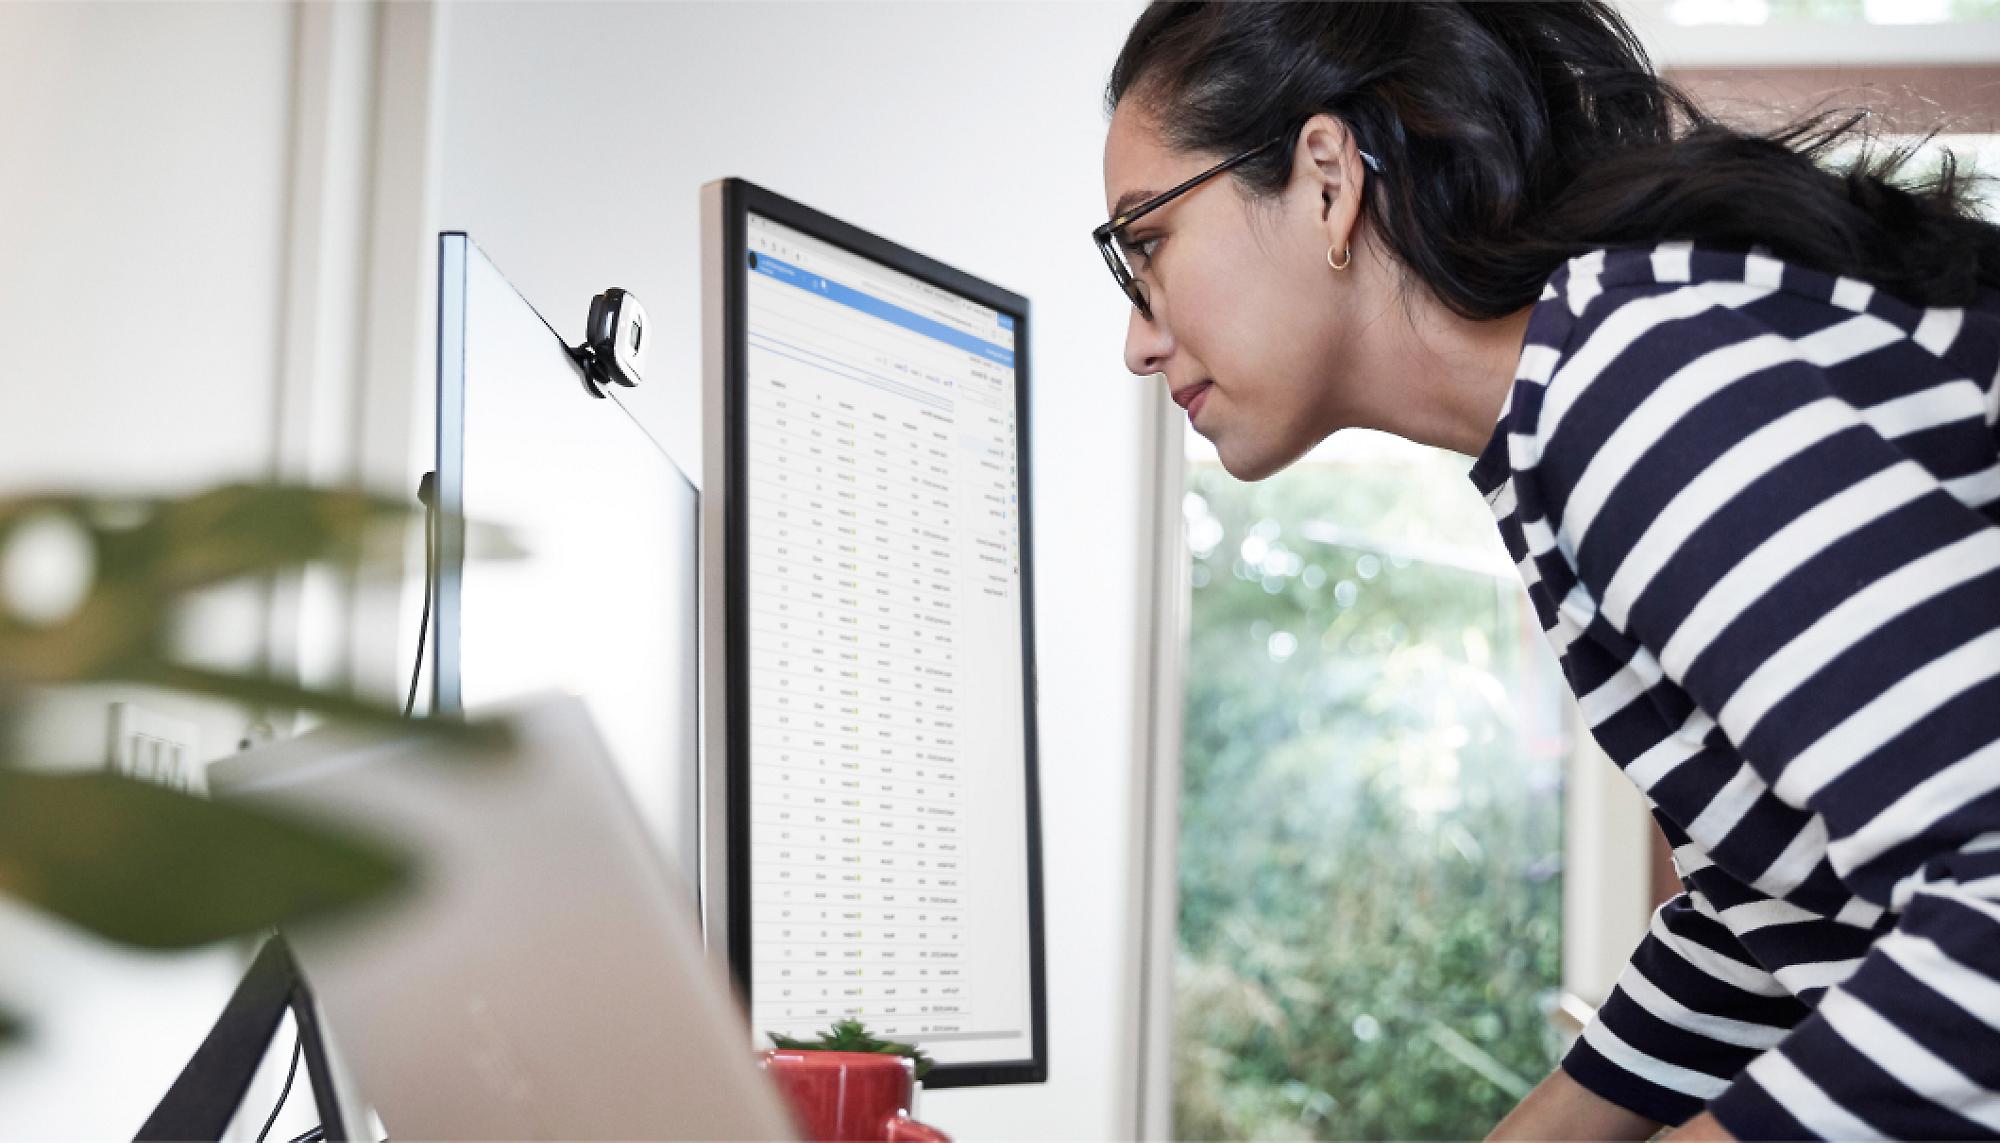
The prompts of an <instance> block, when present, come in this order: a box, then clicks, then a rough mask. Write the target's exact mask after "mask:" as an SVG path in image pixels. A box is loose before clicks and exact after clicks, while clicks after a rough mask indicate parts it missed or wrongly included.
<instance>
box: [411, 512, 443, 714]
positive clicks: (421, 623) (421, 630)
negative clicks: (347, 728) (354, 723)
mask: <svg viewBox="0 0 2000 1143" xmlns="http://www.w3.org/2000/svg"><path fill="white" fill-rule="evenodd" d="M436 477H437V474H436V473H434V472H426V473H424V478H423V480H421V481H419V482H418V484H417V499H419V500H421V501H423V502H424V617H423V618H422V619H420V620H418V621H417V661H416V664H415V665H414V666H412V667H411V668H410V697H409V698H407V699H405V700H404V701H403V717H404V718H408V717H410V713H411V712H412V711H414V710H416V709H417V680H419V679H421V678H423V676H424V636H426V635H428V634H430V630H431V584H432V582H433V581H435V580H436V579H437V535H436V533H437V485H436V482H435V480H436Z"/></svg>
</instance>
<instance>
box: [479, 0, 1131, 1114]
mask: <svg viewBox="0 0 2000 1143" xmlns="http://www.w3.org/2000/svg"><path fill="white" fill-rule="evenodd" d="M1136 14H1137V5H1136V4H1130V3H1123V2H1120V3H1114V4H1102V5H1099V4H1076V3H1062V4H1020V3H1001V4H972V3H954V4H903V3H840V4H785V3H757V4H666V5H638V4H610V5H603V6H597V5H582V4H553V3H550V4H507V5H502V4H477V5H459V6H455V7H453V8H451V9H450V10H449V11H448V13H447V18H446V20H445V22H444V53H443V54H444V59H445V61H446V76H445V87H444V91H445V95H444V107H443V119H442V131H443V159H442V168H441V179H442V188H441V193H442V199H441V215H440V222H441V224H442V225H443V226H444V227H446V228H449V229H462V230H465V231H467V232H468V233H470V234H471V235H472V237H473V239H474V240H475V241H477V242H478V243H479V244H480V245H481V247H482V248H483V249H484V250H485V251H486V252H487V254H488V255H489V256H491V257H492V258H493V260H494V261H495V263H496V264H498V265H499V267H500V269H501V270H502V272H503V273H505V274H507V276H508V277H509V278H510V279H511V280H512V281H513V283H514V284H515V285H516V286H517V287H518V288H519V289H520V290H521V291H522V293H523V294H524V295H526V296H527V297H528V298H529V300H530V301H532V302H534V303H535V304H536V305H537V306H538V307H539V308H541V309H542V311H543V313H544V314H545V315H546V316H547V317H548V318H549V319H550V320H551V321H552V322H554V323H555V324H556V326H557V328H559V329H561V330H562V331H563V332H564V333H565V334H567V335H568V336H570V337H571V338H572V339H575V338H576V337H577V335H578V332H579V330H580V328H581V326H582V321H583V317H584V313H585V310H586V308H587V305H588V302H589V299H590V297H591V295H593V294H595V293H597V292H598V291H600V290H603V289H605V288H606V287H609V286H614V285H617V286H624V287H626V288H628V289H632V290H634V291H636V292H637V293H638V294H639V296H640V297H641V298H642V299H643V300H644V301H645V303H646V306H647V310H648V312H649V313H650V314H651V315H652V317H653V319H654V325H655V335H654V336H655V337H657V338H658V341H657V342H655V346H656V348H655V353H656V354H657V356H656V357H655V358H654V359H653V361H651V362H650V363H649V372H650V373H651V374H652V377H653V378H654V379H655V380H652V381H649V383H648V385H647V386H645V387H643V388H641V389H639V390H637V391H635V393H634V394H633V395H632V400H633V403H634V404H635V405H636V406H637V407H638V409H639V411H640V414H641V416H642V417H643V418H644V419H645V420H646V421H647V422H648V423H649V426H650V427H651V428H652V429H653V430H654V432H655V433H656V434H657V435H658V436H660V438H661V439H662V440H663V441H664V442H665V443H666V445H667V446H668V448H669V450H670V451H672V452H673V453H674V454H675V456H676V457H677V458H678V459H680V461H681V462H682V467H683V468H684V469H685V470H686V471H687V472H689V473H690V474H692V475H694V476H695V477H697V478H698V476H699V473H700V471H701V460H700V456H699V446H700V429H699V425H700V421H699V416H698V406H697V404H696V401H697V395H698V393H699V368H700V360H701V358H700V345H699V341H698V337H699V317H698V314H699V281H700V276H699V262H698V257H699V254H698V248H699V228H698V209H697V192H698V188H699V187H700V185H701V184H702V183H704V182H706V181H709V180H711V179H716V178H721V177H724V176H730V175H736V176H742V177H745V178H748V179H750V180H752V181H754V182H757V183H759V184H761V185H763V186H766V187H768V188H770V189H772V190H775V191H777V192H779V193H781V194H785V195H788V196H790V197H793V198H797V199H800V200H802V201H804V202H805V203H807V204H809V205H811V206H814V207H816V208H818V209H820V210H823V211H826V212H827V213H830V214H833V215H835V216H836V217H839V218H842V219H845V220H847V221H849V222H852V223H855V224H856V225H859V226H862V227H864V228H867V229H870V230H873V231H876V232H878V233H881V234H883V235H885V236H887V237H889V238H891V239H893V240H895V241H898V242H901V243H903V244H904V245H907V246H911V247H914V248H915V249H917V250H920V251H923V252H924V253H926V254H930V255H932V256H933V257H936V258H939V259H941V260H943V261H946V262H950V263H953V264H956V265H959V266H962V267H964V268H965V269H967V270H968V271H970V272H972V273H974V274H977V275H979V276H981V277H984V278H988V279H990V280H993V281H996V282H998V283H1000V284H1002V285H1004V286H1007V287H1009V288H1011V289H1014V290H1016V291H1018V292H1020V293H1023V294H1025V295H1027V296H1028V297H1029V298H1031V299H1032V301H1033V304H1034V306H1035V321H1036V326H1037V328H1036V332H1035V343H1034V345H1033V347H1032V352H1033V355H1034V356H1033V369H1034V382H1033V384H1034V388H1033V394H1034V398H1035V406H1034V410H1033V421H1032V425H1031V433H1032V441H1033V456H1032V466H1033V478H1034V482H1035V488H1034V501H1033V511H1034V514H1035V525H1036V528H1035V537H1034V542H1035V545H1036V552H1035V554H1036V557H1037V558H1036V563H1035V572H1036V575H1037V580H1036V591H1037V603H1038V605H1039V609H1040V616H1039V622H1038V625H1037V636H1036V637H1037V640H1038V652H1039V656H1040V679H1041V693H1042V707H1041V717H1042V737H1041V747H1042V753H1041V765H1042V777H1043V801H1042V805H1043V811H1044V818H1043V831H1044V842H1043V849H1044V859H1045V870H1046V873H1045V911H1046V922H1047V947H1048V1012H1049V1021H1050V1059H1051V1065H1050V1077H1051V1078H1050V1081H1049V1083H1048V1084H1047V1085H1045V1086H1040V1087H1018V1088H994V1089H986V1090H977V1091H962V1092H961V1091H944V1092H934V1093H927V1094H926V1096H925V1101H924V1108H923V1111H924V1116H925V1118H927V1119H930V1120H932V1121H934V1122H936V1123H937V1124H938V1125H939V1126H941V1127H943V1128H944V1129H945V1130H947V1131H949V1132H951V1133H953V1134H954V1135H956V1136H958V1137H959V1138H961V1139H967V1140H976V1139H997V1138H1012V1139H1021V1138H1107V1137H1126V1136H1130V1135H1131V1134H1133V1132H1134V1130H1135V1127H1134V1126H1133V1123H1132V1121H1131V1112H1132V1107H1131V1105H1132V1098H1133V1097H1132V1093H1131V1090H1130V1089H1131V1085H1132V1079H1131V1072H1130V1067H1129V1059H1128V1057H1129V1056H1130V1054H1131V1052H1132V1050H1133V1044H1132V1043H1131V1041H1130V1038H1129V1027H1128V1026H1129V1025H1130V1023H1131V1021H1132V1019H1133V1013H1132V1012H1131V1010H1130V1005H1131V1003H1132V1002H1133V1000H1134V998H1135V996H1136V988H1137V981H1136V979H1135V977H1134V968H1133V965H1134V961H1133V959H1132V957H1133V954H1132V950H1131V945H1130V940H1131V937H1132V934H1131V932H1130V926H1129V925H1128V923H1127V917H1128V909H1127V904H1128V900H1129V898H1130V897H1131V895H1132V894H1134V893H1136V892H1137V885H1138V882H1137V880H1136V871H1135V870H1134V869H1132V868H1131V867H1130V861H1129V858H1128V851H1129V844H1130V840H1131V830H1132V826H1133V823H1132V820H1131V818H1132V815H1131V813H1130V812H1129V807H1130V802H1131V796H1132V786H1133V772H1134V765H1135V761H1134V751H1135V748H1136V747H1135V742H1136V739H1135V734H1134V729H1135V726H1134V724H1135V713H1134V712H1135V709H1136V708H1135V703H1136V701H1137V699H1138V697H1139V696H1138V693H1137V688H1136V686H1135V674H1136V671H1135V666H1134V657H1133V654H1132V648H1133V646H1134V643H1135V640H1136V639H1138V638H1139V635H1140V626H1139V616H1138V613H1137V602H1136V601H1137V595H1136V592H1137V590H1138V586H1139V584H1140V580H1141V576H1140V557H1141V552H1142V551H1143V550H1145V549H1146V544H1145V542H1144V540H1143V537H1142V535H1141V532H1142V527H1143V525H1144V519H1143V512H1142V510H1141V508H1140V504H1141V500H1140V492H1141V488H1140V481H1141V480H1142V473H1141V437H1142V434H1143V432H1144V428H1143V422H1144V417H1143V415H1142V413H1143V410H1144V407H1145V404H1144V403H1145V401H1146V400H1147V399H1148V398H1156V397H1157V395H1156V394H1152V393H1151V391H1150V390H1149V389H1148V388H1147V387H1146V386H1144V385H1143V384H1142V383H1141V382H1139V381H1138V380H1137V379H1135V378H1133V377H1131V376H1130V375H1128V374H1127V373H1126V372H1125V370H1124V368H1123V366H1122V365H1121V364H1120V345H1121V343H1122V338H1123V332H1124V325H1125V320H1126V314H1125V309H1126V303H1125V302H1124V300H1123V298H1121V297H1120V296H1119V295H1118V293H1117V292H1116V291H1115V289H1114V288H1113V287H1112V284H1111V282H1110V281H1109V279H1108V277H1107V276H1106V275H1105V273H1104V267H1103V265H1102V263H1101V262H1100V261H1099V259H1098V256H1097V254H1096V253H1095V251H1094V250H1092V249H1091V247H1090V244H1089V236H1088V232H1089V230H1090V228H1091V227H1093V226H1095V225H1096V224H1097V223H1098V222H1100V221H1102V217H1103V213H1104V205H1103V191H1102V175H1101V151H1102V145H1103V137H1104V118H1103V115H1102V112H1101V110H1100V107H1101V93H1102V88H1103V84H1104V81H1105V78H1106V76H1107V73H1108V71H1109V68H1110V64H1111V61H1112V58H1113V57H1114V55H1115V54H1116V51H1117V48H1118V46H1119V44H1120V43H1121V42H1122V40H1123V36H1124V33H1125V31H1126V29H1127V28H1128V27H1129V26H1130V23H1131V21H1132V19H1133V18H1134V17H1135V16H1136Z"/></svg>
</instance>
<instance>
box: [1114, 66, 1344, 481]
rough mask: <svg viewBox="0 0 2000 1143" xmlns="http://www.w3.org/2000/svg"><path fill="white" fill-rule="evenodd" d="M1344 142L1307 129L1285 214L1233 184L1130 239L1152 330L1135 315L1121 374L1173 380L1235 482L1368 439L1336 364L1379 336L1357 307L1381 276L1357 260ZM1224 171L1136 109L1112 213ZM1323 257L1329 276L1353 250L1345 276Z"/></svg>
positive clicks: (1190, 199) (1226, 179)
mask: <svg viewBox="0 0 2000 1143" xmlns="http://www.w3.org/2000/svg"><path fill="white" fill-rule="evenodd" d="M1316 122H1317V121H1316ZM1327 122H1329V123H1331V122H1332V121H1330V120H1328V121H1327ZM1335 139H1339V140H1344V133H1342V132H1339V130H1338V128H1337V126H1336V127H1335V128H1334V129H1333V130H1332V131H1331V132H1329V131H1320V132H1317V133H1315V132H1314V131H1313V130H1312V129H1311V128H1310V127H1309V128H1308V130H1307V132H1306V137H1304V138H1302V139H1301V142H1300V145H1299V150H1298V151H1297V153H1296V154H1295V164H1294V165H1295V168H1298V169H1296V170H1295V174H1294V177H1293V178H1292V180H1291V182H1290V184H1289V185H1288V186H1287V187H1286V189H1285V191H1284V193H1283V194H1282V195H1281V196H1280V197H1279V198H1278V199H1277V200H1276V201H1275V202H1264V203H1256V202H1252V201H1251V200H1249V199H1247V198H1246V197H1244V195H1243V194H1242V192H1241V191H1240V190H1239V189H1238V184H1237V183H1236V181H1235V180H1234V178H1233V177H1232V176H1230V175H1228V174H1223V175H1219V176H1216V177H1215V178H1212V179H1210V180H1208V181H1205V182H1203V183H1201V184H1200V185H1199V186H1197V187H1195V188H1194V189H1193V190H1191V191H1188V192H1187V193H1185V194H1183V195H1181V196H1180V197H1179V198H1176V199H1174V200H1173V201H1172V202H1169V203H1168V204H1166V205H1165V206H1162V207H1160V208H1158V209H1156V210H1154V211H1152V212H1151V213H1149V214H1147V215H1145V216H1144V217H1142V218H1140V219H1139V220H1138V221H1137V222H1134V223H1133V224H1132V225H1131V226H1130V228H1129V229H1128V230H1127V232H1126V238H1127V242H1128V245H1129V248H1131V249H1132V252H1131V253H1130V254H1129V255H1128V257H1129V258H1130V260H1131V263H1132V268H1133V271H1134V274H1135V275H1136V276H1137V277H1138V278H1139V279H1140V280H1141V281H1142V282H1143V283H1144V284H1145V286H1146V288H1147V291H1148V298H1149V301H1150V304H1151V307H1152V311H1153V317H1152V320H1151V321H1148V320H1146V319H1145V318H1144V317H1142V316H1141V315H1140V314H1139V312H1138V311H1137V309H1136V308H1135V309H1134V310H1133V311H1132V315H1131V319H1130V325H1129V326H1128V327H1127V330H1126V335H1125V364H1126V366H1127V367H1128V368H1130V369H1131V370H1132V372H1134V373H1136V374H1139V375H1141V376H1148V375H1152V374H1156V373H1157V374H1164V375H1165V377H1166V383H1167V387H1168V391H1169V392H1171V393H1172V394H1174V398H1175V400H1176V401H1177V402H1178V403H1180V404H1182V405H1184V406H1191V409H1192V418H1191V419H1192V421H1193V424H1194V427H1195V430H1196V431H1197V432H1199V433H1201V434H1202V435H1203V436H1205V437H1207V438H1208V439H1209V440H1211V441H1213V442H1214V443H1215V447H1216V451H1217V452H1218V453H1219V454H1220V457H1221V460H1222V465H1223V467H1224V468H1226V469H1227V470H1228V471H1229V472H1230V474H1231V475H1233V476H1235V477H1237V478H1238V479H1240V480H1260V479H1262V478H1264V477H1266V476H1269V475H1271V474H1272V473H1274V472H1276V471H1278V470H1279V469H1281V468H1283V467H1285V466H1286V465H1287V464H1290V463H1291V462H1292V461H1294V460H1297V459H1298V458H1299V457H1300V456H1303V455H1304V454H1305V453H1306V451H1307V450H1308V449H1310V448H1312V446H1313V445H1315V444H1317V443H1318V442H1319V441H1321V440H1323V439H1325V438H1326V437H1327V436H1328V435H1330V434H1331V433H1333V432H1334V431H1335V430H1337V429H1339V428H1342V427H1344V426H1347V425H1354V424H1361V423H1365V421H1364V420H1363V419H1362V414H1363V412H1364V409H1365V406H1366V403H1367V400H1366V395H1365V392H1364V386H1363V385H1362V384H1361V383H1360V378H1359V377H1358V375H1357V374H1358V372H1359V371H1358V370H1356V369H1351V368H1350V369H1343V368H1342V365H1341V363H1342V362H1343V361H1346V362H1355V361H1357V360H1358V358H1357V356H1356V353H1355V352H1354V351H1355V349H1356V348H1357V346H1356V345H1355V341H1356V338H1357V335H1358V334H1359V333H1360V332H1361V331H1362V330H1363V329H1364V328H1365V327H1366V325H1367V324H1369V323H1367V322H1365V321H1363V320H1361V312H1362V311H1363V310H1364V309H1366V308H1371V307H1365V306H1364V304H1363V303H1362V299H1363V298H1364V297H1366V296H1368V294H1369V293H1370V292H1371V291H1370V290H1369V289H1368V286H1369V283H1370V281H1371V278H1372V277H1373V276H1374V275H1372V274H1371V272H1370V270H1369V269H1368V267H1371V266H1375V265H1376V264H1377V260H1376V259H1373V258H1364V257H1363V256H1362V251H1361V250H1359V249H1349V247H1350V246H1353V245H1358V244H1359V241H1360V239H1361V235H1360V233H1359V229H1360V228H1359V225H1358V202H1359V194H1358V190H1359V184H1358V182H1355V183H1354V185H1353V186H1352V187H1351V188H1349V189H1348V191H1347V192H1346V193H1345V194H1343V193H1342V190H1341V188H1342V187H1344V186H1347V183H1346V182H1344V181H1343V179H1344V177H1345V172H1344V171H1343V170H1342V164H1341V156H1340V155H1339V153H1338V150H1337V148H1336V147H1335V146H1334V145H1333V143H1332V142H1330V140H1335ZM1315 147H1319V148H1320V150H1321V153H1320V154H1315V152H1314V148H1315ZM1350 152H1351V148H1350ZM1228 157H1229V156H1226V155H1187V154H1177V153H1175V152H1174V151H1172V150H1171V149H1169V148H1168V147H1167V146H1166V144H1165V143H1164V142H1162V140H1161V139H1160V136H1159V134H1158V132H1157V130H1156V129H1155V128H1154V126H1153V125H1152V123H1151V122H1150V119H1149V117H1148V116H1147V115H1146V114H1145V113H1144V112H1143V111H1142V110H1140V108H1139V106H1138V104H1137V101H1136V100H1133V99H1127V100H1125V101H1124V102H1123V103H1122V104H1121V105H1120V106H1119V108H1118V110H1117V111H1116V113H1114V114H1113V116H1112V118H1111V130H1110V134H1109V136H1108V137H1107V139H1106V140H1105V145H1104V193H1105V204H1106V207H1107V209H1108V211H1109V213H1110V214H1113V215H1115V214H1117V213H1118V212H1119V211H1120V210H1122V209H1126V208H1128V207H1130V206H1131V205H1133V204H1134V203H1136V202H1139V201H1143V200H1145V199H1147V198H1151V197H1152V196H1153V195H1156V194H1158V193H1160V192H1162V191H1165V190H1168V189H1170V188H1172V187H1174V186H1178V185H1179V184H1180V183H1182V182H1184V181H1186V180H1187V179H1190V178H1193V177H1194V176H1195V175H1197V174H1200V173H1201V172H1202V171H1204V170H1206V169H1207V168H1208V167H1210V166H1213V165H1214V164H1215V163H1217V162H1219V161H1221V160H1222V159H1224V158H1228ZM1322 160H1324V161H1322ZM1329 177H1330V178H1331V179H1332V183H1331V184H1329V182H1328V179H1329ZM1329 246H1333V247H1335V249H1334V251H1333V256H1334V260H1335V261H1341V260H1342V259H1341V254H1342V251H1343V250H1347V252H1348V259H1349V260H1348V261H1347V262H1346V264H1345V268H1344V269H1342V270H1338V271H1336V270H1334V269H1332V268H1331V267H1330V266H1329V265H1328V261H1327V250H1328V247H1329Z"/></svg>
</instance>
